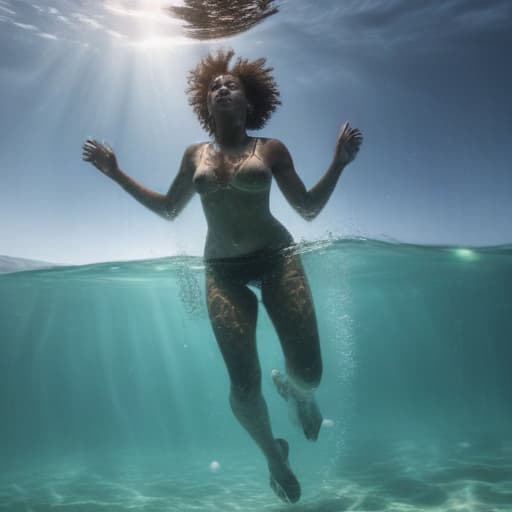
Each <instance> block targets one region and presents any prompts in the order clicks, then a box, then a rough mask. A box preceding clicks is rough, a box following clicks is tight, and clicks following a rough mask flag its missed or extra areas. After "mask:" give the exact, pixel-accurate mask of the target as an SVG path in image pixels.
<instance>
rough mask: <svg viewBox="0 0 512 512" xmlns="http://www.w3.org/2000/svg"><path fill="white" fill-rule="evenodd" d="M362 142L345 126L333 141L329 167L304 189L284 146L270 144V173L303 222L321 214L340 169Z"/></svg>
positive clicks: (355, 133) (360, 138)
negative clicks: (313, 184)
mask: <svg viewBox="0 0 512 512" xmlns="http://www.w3.org/2000/svg"><path fill="white" fill-rule="evenodd" d="M362 142H363V136H362V134H361V132H360V131H359V130H358V129H357V128H351V127H350V126H349V124H348V123H345V124H344V125H343V126H342V128H341V130H340V132H339V134H338V137H337V139H336V147H335V151H334V156H333V159H332V162H331V165H329V168H328V169H327V171H326V172H325V173H324V175H323V176H322V177H321V178H320V180H319V181H318V183H317V184H316V185H315V186H314V187H312V188H311V189H310V190H307V189H306V187H305V186H304V183H303V182H302V180H301V179H300V177H299V175H298V174H297V172H296V171H295V167H294V165H293V160H292V157H291V156H290V153H289V152H288V149H287V148H286V146H285V145H284V144H283V143H282V142H279V141H278V140H275V139H274V140H272V141H271V144H272V148H271V151H270V154H271V161H272V173H273V175H274V177H275V179H276V181H277V184H278V185H279V188H280V189H281V192H282V193H283V195H284V196H285V198H286V199H287V201H288V202H289V203H290V204H291V206H292V207H293V208H294V209H295V210H296V211H297V212H298V213H299V214H300V215H301V216H302V217H303V218H304V219H306V220H313V219H314V218H315V217H316V216H317V215H318V214H319V213H320V212H321V211H322V209H323V207H324V206H325V205H326V204H327V201H328V200H329V198H330V197H331V194H332V192H333V190H334V188H335V186H336V183H337V182H338V179H339V177H340V176H341V173H342V171H343V169H344V168H345V166H346V165H348V164H349V163H350V162H352V160H354V158H355V157H356V155H357V152H358V151H359V148H360V146H361V143H362Z"/></svg>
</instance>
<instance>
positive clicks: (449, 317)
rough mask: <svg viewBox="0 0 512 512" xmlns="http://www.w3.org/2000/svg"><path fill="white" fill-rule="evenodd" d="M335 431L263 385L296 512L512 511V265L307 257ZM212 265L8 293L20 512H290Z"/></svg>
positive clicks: (67, 272) (6, 485)
mask: <svg viewBox="0 0 512 512" xmlns="http://www.w3.org/2000/svg"><path fill="white" fill-rule="evenodd" d="M299 250H300V251H302V252H303V259H304V263H305V267H306V269H307V272H308V276H309V280H310V284H311V286H312V290H313V295H314V299H315V304H316V307H317V313H318V320H319V328H320V334H321V338H322V349H323V357H324V361H325V373H324V380H323V382H322V386H321V388H320V390H319V392H318V400H319V403H320V405H321V408H322V410H323V413H324V416H325V418H326V419H327V421H325V425H324V427H323V428H322V431H321V435H320V439H319V440H318V442H317V443H310V442H308V441H306V440H305V439H304V437H303V435H302V434H301V432H300V431H299V430H298V429H297V428H296V427H295V426H294V425H293V423H292V422H290V418H289V415H288V410H287V407H286V404H285V403H284V402H283V401H282V399H281V398H280V397H279V396H278V395H277V393H276V392H275V390H274V389H273V388H272V384H271V379H270V371H271V369H272V368H279V369H283V358H282V354H281V352H280V348H279V343H278V341H277V338H276V335H275V333H274V331H273V330H272V328H271V325H270V322H269V320H268V318H267V316H266V313H265V312H264V309H263V308H260V315H259V319H258V322H259V324H258V348H259V354H260V358H261V361H262V370H263V375H264V379H263V381H264V382H263V388H264V394H265V396H266V398H267V401H268V405H269V409H270V413H271V416H272V419H273V427H274V432H275V435H276V436H280V437H285V438H286V439H288V441H289V442H290V450H291V451H290V463H291V465H292V467H293V468H294V470H295V472H296V473H297V476H298V478H299V479H300V481H301V484H302V487H303V498H302V500H301V502H300V503H299V504H298V505H295V506H294V507H293V508H294V510H297V511H301V512H306V511H307V512H313V511H315V512H335V511H336V512H337V511H342V510H387V511H413V510H439V511H510V510H512V428H511V427H512V411H511V404H512V373H511V371H510V368H511V361H512V357H511V356H512V348H511V341H512V314H511V313H512V293H511V290H512V249H511V248H510V247H496V248H483V249H458V248H449V247H423V246H410V245H401V244H392V243H384V242H375V241H369V240H323V241H319V242H316V243H310V244H304V245H302V246H300V248H299ZM203 293H204V285H203V265H202V260H201V259H200V258H193V257H180V258H168V259H159V260H152V261H140V262H123V263H103V264H96V265H89V266H82V267H69V268H54V269H47V270H35V271H26V272H17V273H11V274H4V275H1V276H0V336H1V353H0V508H3V509H5V510H9V511H10V510H13V511H17V510H20V511H22V510H23V511H25V510H26V511H29V510H34V511H38V510H70V511H75V510H84V511H97V510H108V511H110V510H113V511H117V510H119V511H121V510H147V511H160V510H162V511H163V510H166V511H187V512H188V511H193V510H194V511H198V510H199V511H203V510H204V511H219V512H220V511H237V510H243V511H261V510H270V511H279V510H285V509H288V506H287V505H284V504H282V503H280V502H279V501H278V500H277V498H275V496H274V495H273V494H272V491H271V490H270V488H269V486H268V474H267V468H266V464H265V462H264V460H263V457H262V456H261V455H260V453H259V452H258V450H257V449H256V447H255V446H254V445H253V444H252V443H251V442H250V441H249V438H248V436H247V435H246V434H245V432H244V431H242V429H241V428H240V427H239V425H238V424H237V423H236V421H235V420H234V418H233V417H232V415H231V411H230V409H229V404H228V400H227V395H228V380H227V375H226V371H225V368H224V366H223V361H222V358H221V356H220V354H219V353H218V350H217V347H216V344H215V340H214V338H213V334H212V332H211V329H210V326H209V323H208V318H207V315H206V309H205V303H204V298H203Z"/></svg>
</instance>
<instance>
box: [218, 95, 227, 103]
mask: <svg viewBox="0 0 512 512" xmlns="http://www.w3.org/2000/svg"><path fill="white" fill-rule="evenodd" d="M215 101H216V102H217V103H229V102H230V101H231V98H230V97H229V96H217V99H216V100H215Z"/></svg>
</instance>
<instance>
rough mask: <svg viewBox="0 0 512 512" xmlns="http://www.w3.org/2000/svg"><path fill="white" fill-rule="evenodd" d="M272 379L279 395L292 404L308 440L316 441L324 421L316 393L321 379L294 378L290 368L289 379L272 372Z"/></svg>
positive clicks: (276, 371)
mask: <svg viewBox="0 0 512 512" xmlns="http://www.w3.org/2000/svg"><path fill="white" fill-rule="evenodd" d="M318 375H320V373H318ZM272 379H273V381H274V384H275V385H276V388H277V391H278V392H279V394H280V395H281V396H282V397H283V398H284V399H285V400H286V401H288V402H289V403H290V404H291V406H292V411H293V413H292V414H293V416H294V417H295V418H296V420H298V422H299V423H300V424H301V426H302V429H303V431H304V435H305V436H306V438H307V439H309V440H311V441H316V440H317V439H318V434H319V433H320V428H321V426H322V421H323V418H322V414H321V412H320V409H319V407H318V404H317V402H316V398H315V393H314V392H315V389H316V387H317V385H318V382H319V380H320V378H318V379H315V380H314V381H313V380H311V379H307V380H306V379H300V378H297V377H294V375H293V373H292V372H291V371H290V368H289V367H288V368H287V377H286V376H284V375H283V374H281V372H279V371H278V370H272Z"/></svg>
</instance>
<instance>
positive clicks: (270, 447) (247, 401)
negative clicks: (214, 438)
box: [229, 390, 281, 463]
mask: <svg viewBox="0 0 512 512" xmlns="http://www.w3.org/2000/svg"><path fill="white" fill-rule="evenodd" d="M229 402H230V404H231V409H232V410H233V413H234V415H235V417H236V418H237V419H238V421H239V422H240V424H241V425H242V426H243V427H244V429H245V430H247V432H248V433H249V435H250V436H251V437H252V438H253V439H254V441H255V442H256V444H257V445H258V446H259V447H260V449H261V451H262V452H263V454H264V455H265V457H266V458H267V461H268V462H269V463H271V462H273V461H276V460H280V459H281V452H280V450H279V447H278V445H277V444H276V440H275V439H274V436H273V434H272V428H271V426H270V417H269V414H268V409H267V404H266V403H265V399H264V398H263V395H262V394H261V392H259V391H258V392H257V393H254V394H251V395H249V394H238V393H235V392H233V390H231V393H230V396H229Z"/></svg>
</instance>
